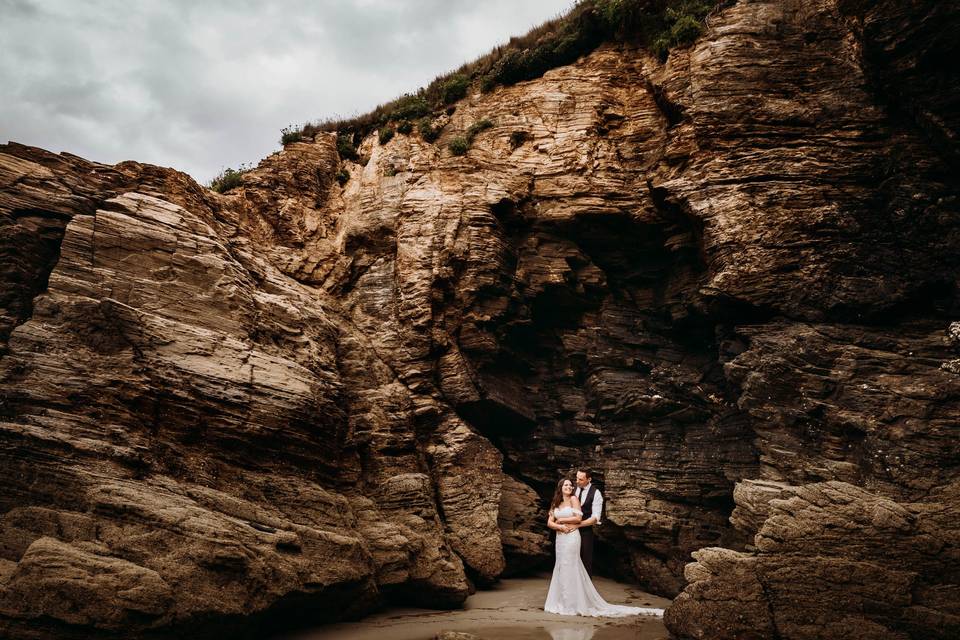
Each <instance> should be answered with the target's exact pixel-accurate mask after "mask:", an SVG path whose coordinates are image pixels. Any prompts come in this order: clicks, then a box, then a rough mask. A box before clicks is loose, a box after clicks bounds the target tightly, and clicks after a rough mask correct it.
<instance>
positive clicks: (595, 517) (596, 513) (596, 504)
mask: <svg viewBox="0 0 960 640" xmlns="http://www.w3.org/2000/svg"><path fill="white" fill-rule="evenodd" d="M602 509H603V496H602V495H600V492H599V491H594V492H593V508H592V509H591V515H590V517H589V518H587V519H586V520H584V521H583V522H581V523H580V526H581V527H592V526H593V525H595V524H600V513H601V510H602Z"/></svg>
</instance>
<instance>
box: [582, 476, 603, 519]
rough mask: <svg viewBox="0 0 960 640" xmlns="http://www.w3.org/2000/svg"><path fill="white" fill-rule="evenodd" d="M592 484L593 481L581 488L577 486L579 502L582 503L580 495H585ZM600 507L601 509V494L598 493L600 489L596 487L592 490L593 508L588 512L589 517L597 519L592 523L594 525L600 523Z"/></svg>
mask: <svg viewBox="0 0 960 640" xmlns="http://www.w3.org/2000/svg"><path fill="white" fill-rule="evenodd" d="M592 484H593V483H592V482H591V483H590V484H588V485H587V486H585V487H582V488H581V487H577V500H579V501H580V503H581V504H583V498H582V497H581V496H585V495H587V492H588V491H590V486H591V485H592ZM602 509H603V496H602V495H600V489H597V490H596V491H594V492H593V509H592V513H591V514H590V517H591V518H596V519H597V521H596V522H594V523H593V524H595V525H597V524H600V514H601V513H602Z"/></svg>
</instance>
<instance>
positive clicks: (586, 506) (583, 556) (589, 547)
mask: <svg viewBox="0 0 960 640" xmlns="http://www.w3.org/2000/svg"><path fill="white" fill-rule="evenodd" d="M596 492H597V488H596V487H595V486H593V485H590V489H588V490H587V494H586V495H585V496H582V498H581V500H580V503H581V506H580V509H581V510H582V511H583V519H584V520H589V519H590V518H592V517H593V496H594V494H595V493H596ZM580 560H581V561H582V562H583V566H584V568H585V569H586V570H587V575H589V576H590V577H591V578H592V577H593V527H580Z"/></svg>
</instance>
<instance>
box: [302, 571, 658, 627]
mask: <svg viewBox="0 0 960 640" xmlns="http://www.w3.org/2000/svg"><path fill="white" fill-rule="evenodd" d="M549 584H550V575H549V574H544V575H542V576H538V577H534V578H516V579H507V580H501V581H500V582H499V583H498V584H497V585H496V586H495V587H494V588H493V589H490V590H485V591H478V592H477V593H476V594H474V595H472V596H470V597H469V598H467V602H466V605H465V606H464V608H463V609H459V610H455V611H435V610H432V609H399V608H397V609H387V610H385V611H381V612H380V613H377V614H374V615H372V616H369V617H367V618H364V619H363V620H361V621H359V622H344V623H338V624H333V625H328V626H324V627H318V628H316V629H313V630H311V631H305V632H300V633H297V634H294V635H289V636H284V638H285V640H321V639H322V640H428V639H429V638H432V637H433V636H434V635H436V634H437V633H439V632H440V631H465V632H468V633H473V634H476V635H477V636H479V637H481V638H484V639H486V640H664V639H666V638H667V637H668V636H667V630H666V628H665V627H664V626H663V621H662V620H661V619H660V618H654V617H649V616H634V617H630V618H583V617H580V616H560V615H555V614H551V613H545V612H544V611H543V602H544V600H546V599H547V587H548V586H549ZM594 584H596V586H597V589H598V590H599V591H600V595H602V596H603V598H604V600H606V601H607V602H610V603H612V604H629V605H633V606H636V607H658V608H661V609H662V608H665V607H666V606H667V605H669V604H670V600H668V599H666V598H660V597H657V596H653V595H650V594H647V593H644V592H643V591H640V590H638V589H635V588H634V587H632V586H630V585H626V584H622V583H619V582H614V581H613V580H608V579H606V578H599V577H598V578H594Z"/></svg>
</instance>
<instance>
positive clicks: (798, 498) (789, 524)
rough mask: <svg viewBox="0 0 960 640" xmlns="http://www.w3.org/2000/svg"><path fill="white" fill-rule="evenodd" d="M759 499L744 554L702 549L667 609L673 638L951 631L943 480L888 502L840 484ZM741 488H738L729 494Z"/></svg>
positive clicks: (950, 502)
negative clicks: (917, 497) (924, 493)
mask: <svg viewBox="0 0 960 640" xmlns="http://www.w3.org/2000/svg"><path fill="white" fill-rule="evenodd" d="M789 491H790V493H792V495H791V497H789V498H785V499H771V500H770V501H769V503H768V504H767V509H768V513H767V517H766V519H765V521H764V522H763V525H762V527H761V528H760V530H759V532H758V533H757V536H756V543H755V544H756V547H757V553H756V554H745V553H741V552H736V551H732V550H728V549H717V548H707V549H701V550H700V551H697V552H695V553H694V558H695V559H696V562H695V563H693V564H690V565H688V566H687V569H686V577H687V580H688V581H689V583H690V584H689V585H688V586H687V588H686V590H685V591H684V592H683V593H682V594H681V595H680V596H679V597H678V598H677V599H676V600H675V601H674V603H673V605H672V606H671V607H670V608H669V609H668V610H667V613H666V616H665V619H664V620H665V622H666V624H667V626H668V627H669V628H670V629H671V631H673V632H674V633H675V634H677V635H678V636H680V637H683V638H708V637H709V638H717V639H719V640H722V639H724V638H744V637H761V638H764V637H781V638H833V637H843V638H863V639H864V640H866V639H868V638H870V639H873V638H876V639H878V640H879V639H881V638H884V639H885V638H921V637H923V638H953V637H956V635H957V633H958V632H960V587H958V585H957V584H956V576H957V575H958V570H960V555H958V554H957V553H956V552H955V551H953V547H954V545H955V543H956V541H957V540H958V539H960V518H958V515H960V513H958V504H957V502H956V498H957V496H958V491H960V486H958V485H956V484H953V485H950V486H949V487H947V488H946V489H944V490H943V491H941V492H936V493H935V494H934V495H931V496H930V499H929V500H928V501H925V502H923V503H897V502H895V501H893V500H890V499H888V498H884V497H881V496H878V495H876V494H872V493H870V492H867V491H864V490H863V489H860V488H858V487H854V486H852V485H850V484H847V483H842V482H826V483H817V484H808V485H805V486H802V487H792V488H790V490H789ZM741 495H742V494H741Z"/></svg>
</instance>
